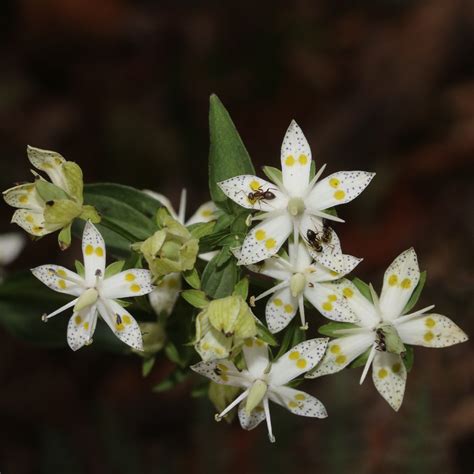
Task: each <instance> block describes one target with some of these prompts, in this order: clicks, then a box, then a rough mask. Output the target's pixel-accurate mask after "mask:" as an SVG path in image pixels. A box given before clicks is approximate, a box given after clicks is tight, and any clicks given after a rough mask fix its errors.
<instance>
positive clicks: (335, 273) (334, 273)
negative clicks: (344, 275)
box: [329, 270, 339, 276]
mask: <svg viewBox="0 0 474 474" xmlns="http://www.w3.org/2000/svg"><path fill="white" fill-rule="evenodd" d="M329 273H330V274H331V275H332V276H337V275H339V273H338V272H335V271H334V270H331V271H330V272H329Z"/></svg>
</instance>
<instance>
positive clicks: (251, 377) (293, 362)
mask: <svg viewBox="0 0 474 474" xmlns="http://www.w3.org/2000/svg"><path fill="white" fill-rule="evenodd" d="M327 341H328V340H327V339H325V338H319V339H310V340H308V341H304V342H301V343H300V344H298V345H296V346H295V347H293V349H291V350H290V351H288V352H287V353H286V354H284V355H282V356H281V357H280V358H279V359H277V360H276V361H274V362H270V361H269V358H268V347H267V344H265V343H264V342H262V341H259V340H257V339H247V340H246V341H245V344H244V346H243V353H244V359H245V363H246V365H247V370H241V371H240V370H238V369H237V368H236V366H235V365H234V363H233V362H232V361H230V360H226V359H224V360H222V359H221V360H217V361H212V362H200V363H199V364H196V365H193V366H192V367H191V368H192V369H193V370H194V371H195V372H197V373H199V374H201V375H204V376H206V377H208V378H210V379H211V380H212V381H214V382H216V383H218V384H224V385H231V386H233V387H241V388H243V389H244V391H243V392H242V393H241V394H240V395H239V396H238V397H237V398H236V399H235V400H234V401H233V402H232V403H231V404H230V405H229V406H228V407H227V408H226V409H225V410H223V411H222V412H221V413H219V414H218V415H216V420H217V421H219V420H220V419H221V418H222V417H223V416H225V415H226V414H227V413H229V411H230V410H232V408H234V407H235V406H236V405H238V404H240V405H239V420H240V425H241V426H242V428H244V429H246V430H252V429H253V428H255V427H256V426H257V425H258V424H259V423H260V422H262V421H263V420H264V419H265V420H266V421H267V428H268V436H269V438H270V441H271V442H274V441H275V438H274V436H273V431H272V423H271V419H270V410H269V406H268V401H269V400H271V401H272V402H275V403H278V404H279V405H281V406H283V407H285V408H286V409H287V410H289V411H291V412H292V413H294V414H295V415H301V416H309V417H315V418H325V417H326V416H327V413H326V409H325V408H324V405H323V404H322V403H321V402H320V401H319V400H318V399H317V398H315V397H313V396H311V395H309V394H307V393H305V392H302V391H301V390H296V389H294V388H291V387H288V386H287V385H286V384H288V383H289V382H290V381H291V380H293V379H295V378H296V377H299V376H300V375H302V374H304V373H305V372H307V371H308V370H311V369H312V368H313V367H315V366H316V364H317V363H318V362H319V361H320V360H321V358H322V356H323V355H324V351H325V350H326V346H327Z"/></svg>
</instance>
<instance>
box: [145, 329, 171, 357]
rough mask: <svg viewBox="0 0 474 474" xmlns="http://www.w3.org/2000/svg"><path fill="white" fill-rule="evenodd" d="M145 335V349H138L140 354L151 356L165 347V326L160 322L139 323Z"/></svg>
mask: <svg viewBox="0 0 474 474" xmlns="http://www.w3.org/2000/svg"><path fill="white" fill-rule="evenodd" d="M139 326H140V331H141V332H142V337H143V351H138V353H139V354H140V355H143V354H145V355H146V356H151V355H153V354H156V353H157V352H159V351H161V349H163V346H164V345H165V340H166V332H165V329H164V326H163V325H162V324H160V323H158V322H155V323H151V322H147V323H139Z"/></svg>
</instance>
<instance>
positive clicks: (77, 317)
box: [74, 315, 82, 326]
mask: <svg viewBox="0 0 474 474" xmlns="http://www.w3.org/2000/svg"><path fill="white" fill-rule="evenodd" d="M74 322H75V323H76V324H77V325H78V326H79V324H81V323H82V318H81V317H80V316H79V315H77V316H76V317H75V318H74Z"/></svg>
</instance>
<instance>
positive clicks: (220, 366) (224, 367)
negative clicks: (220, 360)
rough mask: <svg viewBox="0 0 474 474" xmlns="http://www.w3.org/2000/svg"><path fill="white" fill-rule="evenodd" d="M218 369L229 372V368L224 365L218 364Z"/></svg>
mask: <svg viewBox="0 0 474 474" xmlns="http://www.w3.org/2000/svg"><path fill="white" fill-rule="evenodd" d="M217 367H218V368H219V369H220V370H222V371H224V372H226V371H227V370H229V367H227V365H224V364H217Z"/></svg>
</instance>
